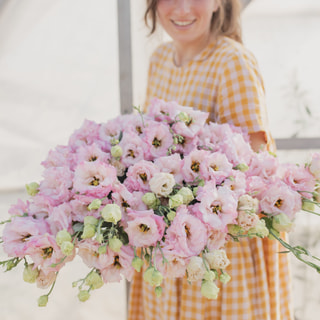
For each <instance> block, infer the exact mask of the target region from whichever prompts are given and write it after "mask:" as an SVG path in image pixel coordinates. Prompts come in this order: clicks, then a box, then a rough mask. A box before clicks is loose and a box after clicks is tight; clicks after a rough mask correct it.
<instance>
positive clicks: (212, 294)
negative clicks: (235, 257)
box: [201, 280, 220, 299]
mask: <svg viewBox="0 0 320 320" xmlns="http://www.w3.org/2000/svg"><path fill="white" fill-rule="evenodd" d="M219 290H220V289H219V288H218V287H217V285H216V284H215V283H214V282H213V281H206V280H204V281H202V284H201V294H202V296H204V297H205V298H208V299H217V298H218V293H219Z"/></svg>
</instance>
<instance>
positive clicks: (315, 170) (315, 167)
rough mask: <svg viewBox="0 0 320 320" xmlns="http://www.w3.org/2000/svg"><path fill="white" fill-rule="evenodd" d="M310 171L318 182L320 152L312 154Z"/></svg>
mask: <svg viewBox="0 0 320 320" xmlns="http://www.w3.org/2000/svg"><path fill="white" fill-rule="evenodd" d="M309 170H310V172H311V174H313V176H314V177H315V178H316V179H317V180H320V153H319V152H317V153H313V154H312V157H311V161H310V165H309Z"/></svg>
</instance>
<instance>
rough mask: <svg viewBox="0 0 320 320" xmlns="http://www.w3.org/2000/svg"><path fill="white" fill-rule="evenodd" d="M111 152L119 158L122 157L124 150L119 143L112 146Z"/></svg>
mask: <svg viewBox="0 0 320 320" xmlns="http://www.w3.org/2000/svg"><path fill="white" fill-rule="evenodd" d="M110 153H111V155H112V156H113V157H114V158H116V159H119V158H121V156H122V153H123V152H122V148H121V147H120V146H119V145H116V146H113V147H111V151H110Z"/></svg>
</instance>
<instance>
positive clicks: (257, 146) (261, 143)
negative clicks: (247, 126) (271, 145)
mask: <svg viewBox="0 0 320 320" xmlns="http://www.w3.org/2000/svg"><path fill="white" fill-rule="evenodd" d="M249 137H250V145H251V148H252V150H253V151H255V152H258V151H264V150H266V146H267V137H266V133H265V132H264V131H258V132H253V133H249Z"/></svg>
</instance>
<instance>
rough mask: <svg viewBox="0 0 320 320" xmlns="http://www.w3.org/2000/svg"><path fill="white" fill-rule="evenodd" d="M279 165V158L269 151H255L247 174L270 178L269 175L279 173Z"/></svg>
mask: <svg viewBox="0 0 320 320" xmlns="http://www.w3.org/2000/svg"><path fill="white" fill-rule="evenodd" d="M278 167H279V161H278V159H277V158H275V157H274V156H272V155H271V154H270V153H269V152H267V151H264V152H259V153H253V155H252V157H251V162H250V164H249V170H248V171H247V172H246V176H247V177H250V176H259V177H261V178H264V179H269V177H271V176H273V175H275V174H276V173H277V171H278Z"/></svg>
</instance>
